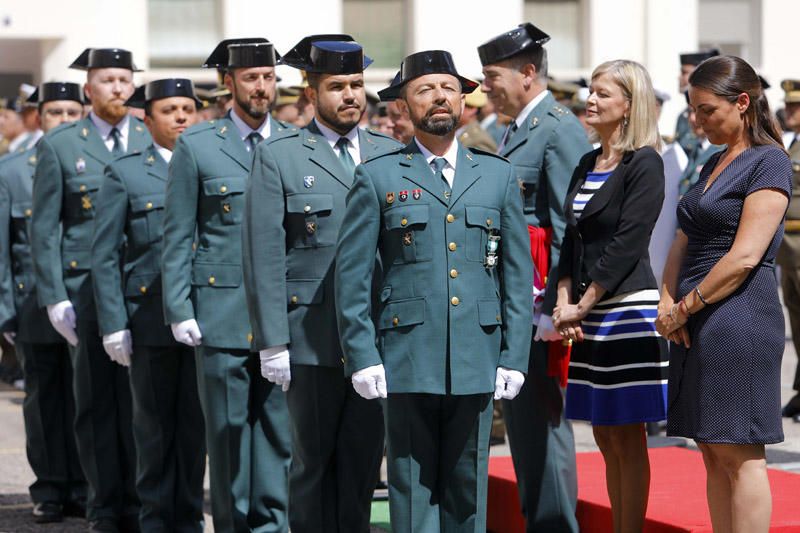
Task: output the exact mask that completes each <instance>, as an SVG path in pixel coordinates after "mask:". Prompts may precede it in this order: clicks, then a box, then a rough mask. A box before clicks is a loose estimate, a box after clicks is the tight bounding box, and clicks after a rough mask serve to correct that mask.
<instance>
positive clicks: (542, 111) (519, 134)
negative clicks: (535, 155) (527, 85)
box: [500, 93, 556, 157]
mask: <svg viewBox="0 0 800 533" xmlns="http://www.w3.org/2000/svg"><path fill="white" fill-rule="evenodd" d="M555 103H556V101H555V99H554V98H553V95H552V94H550V93H548V94H547V95H546V96H545V97H544V99H543V100H542V101H541V102H539V103H538V104H537V105H536V107H534V108H533V111H531V112H530V113H529V114H528V116H527V117H526V118H525V122H523V124H522V125H521V126H520V127H519V128H517V131H516V132H514V134H513V135H512V136H511V138H509V139H508V140H507V141H506V145H505V146H504V147H503V150H502V151H501V152H500V155H502V156H503V157H508V156H509V155H510V154H511V153H512V152H514V151H515V150H517V149H518V148H519V147H520V146H522V145H523V144H525V143H526V142H528V137H529V136H530V134H531V132H532V131H533V130H535V129H536V127H537V126H538V125H539V123H540V122H541V121H542V118H544V116H545V115H546V114H547V110H548V109H550V108H551V107H552V106H553V105H555Z"/></svg>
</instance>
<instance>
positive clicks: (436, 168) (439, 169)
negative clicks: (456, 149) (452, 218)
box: [431, 157, 451, 198]
mask: <svg viewBox="0 0 800 533" xmlns="http://www.w3.org/2000/svg"><path fill="white" fill-rule="evenodd" d="M431 164H432V165H433V169H432V170H433V175H434V176H435V177H436V178H437V179H438V180H440V181H441V182H442V183H443V184H444V197H445V198H450V192H451V191H450V183H449V182H448V181H447V178H445V177H444V167H446V166H447V160H446V159H445V158H444V157H437V158H435V159H434V160H433V162H432V163H431Z"/></svg>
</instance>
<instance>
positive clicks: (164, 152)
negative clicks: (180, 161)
mask: <svg viewBox="0 0 800 533" xmlns="http://www.w3.org/2000/svg"><path fill="white" fill-rule="evenodd" d="M153 146H155V148H156V152H158V155H160V156H161V157H162V158H164V161H166V162H167V163H169V162H170V160H171V159H172V150H170V149H169V148H164V147H163V146H161V145H160V144H158V143H156V142H154V143H153Z"/></svg>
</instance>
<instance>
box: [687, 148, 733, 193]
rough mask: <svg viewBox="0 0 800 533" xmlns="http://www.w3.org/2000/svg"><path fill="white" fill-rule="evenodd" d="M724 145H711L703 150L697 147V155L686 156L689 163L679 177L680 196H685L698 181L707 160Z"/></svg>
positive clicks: (689, 154)
mask: <svg viewBox="0 0 800 533" xmlns="http://www.w3.org/2000/svg"><path fill="white" fill-rule="evenodd" d="M724 148H725V146H724V145H722V146H721V145H716V144H711V145H709V146H708V148H706V149H705V150H704V149H703V148H702V147H699V146H698V147H697V150H698V153H697V154H694V157H692V154H691V153H688V154H686V155H688V156H689V162H688V163H687V164H686V168H685V169H684V170H683V175H682V176H681V181H680V184H679V187H680V188H679V190H678V192H679V193H680V195H681V196H683V195H684V194H686V193H687V192H688V191H689V189H691V188H692V186H693V185H694V184H695V183H697V181H698V180H699V179H700V172H701V171H702V170H703V166H704V165H705V164H706V163H708V160H709V159H711V156H712V155H714V154H716V153H717V152H719V151H720V150H722V149H724Z"/></svg>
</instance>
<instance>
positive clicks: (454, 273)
mask: <svg viewBox="0 0 800 533" xmlns="http://www.w3.org/2000/svg"><path fill="white" fill-rule="evenodd" d="M450 277H451V278H457V277H458V270H456V269H455V268H454V269H452V270H451V271H450Z"/></svg>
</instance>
